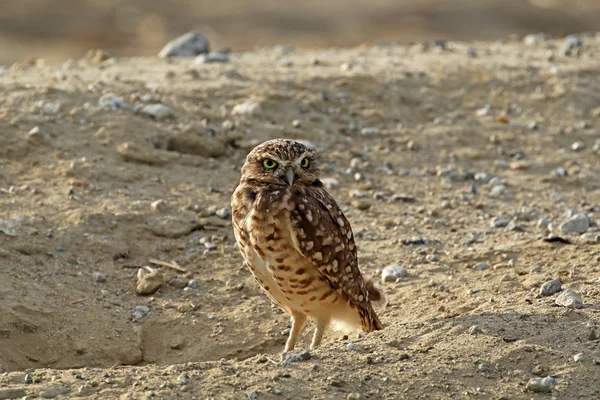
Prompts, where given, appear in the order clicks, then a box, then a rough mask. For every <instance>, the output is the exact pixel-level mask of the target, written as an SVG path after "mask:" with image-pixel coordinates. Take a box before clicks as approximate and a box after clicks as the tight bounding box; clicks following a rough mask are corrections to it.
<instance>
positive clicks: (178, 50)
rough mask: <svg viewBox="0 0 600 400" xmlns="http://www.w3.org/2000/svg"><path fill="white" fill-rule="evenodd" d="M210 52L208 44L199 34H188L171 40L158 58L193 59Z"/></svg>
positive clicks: (204, 37)
mask: <svg viewBox="0 0 600 400" xmlns="http://www.w3.org/2000/svg"><path fill="white" fill-rule="evenodd" d="M209 51H210V42H209V41H208V39H207V38H206V36H204V35H203V34H201V33H199V32H188V33H186V34H184V35H181V36H179V37H178V38H176V39H173V40H172V41H170V42H169V43H167V45H166V46H165V47H163V48H162V50H161V51H160V53H158V56H159V57H160V58H167V57H195V56H197V55H198V54H205V53H208V52H209Z"/></svg>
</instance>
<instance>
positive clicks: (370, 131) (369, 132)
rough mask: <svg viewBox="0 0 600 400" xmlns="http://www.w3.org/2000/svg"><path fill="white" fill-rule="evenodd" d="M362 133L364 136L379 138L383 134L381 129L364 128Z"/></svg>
mask: <svg viewBox="0 0 600 400" xmlns="http://www.w3.org/2000/svg"><path fill="white" fill-rule="evenodd" d="M360 133H361V134H362V135H363V136H379V135H380V134H381V130H380V129H379V128H363V129H362V130H361V131H360Z"/></svg>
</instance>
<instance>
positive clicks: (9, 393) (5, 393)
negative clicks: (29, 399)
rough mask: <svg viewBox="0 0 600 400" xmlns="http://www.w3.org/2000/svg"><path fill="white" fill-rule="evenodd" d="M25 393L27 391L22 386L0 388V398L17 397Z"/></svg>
mask: <svg viewBox="0 0 600 400" xmlns="http://www.w3.org/2000/svg"><path fill="white" fill-rule="evenodd" d="M26 395H27V392H26V391H25V389H23V388H7V389H0V400H4V399H18V398H21V397H24V396H26Z"/></svg>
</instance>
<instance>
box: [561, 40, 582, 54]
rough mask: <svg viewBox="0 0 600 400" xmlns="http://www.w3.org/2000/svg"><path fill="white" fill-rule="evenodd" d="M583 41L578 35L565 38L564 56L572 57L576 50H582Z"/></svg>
mask: <svg viewBox="0 0 600 400" xmlns="http://www.w3.org/2000/svg"><path fill="white" fill-rule="evenodd" d="M582 45H583V40H581V38H580V37H579V36H577V35H569V36H567V37H566V38H565V41H564V43H563V48H562V51H563V54H564V55H566V56H569V55H571V54H572V53H573V52H574V51H575V50H577V49H579V48H581V46H582Z"/></svg>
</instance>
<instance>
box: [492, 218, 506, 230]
mask: <svg viewBox="0 0 600 400" xmlns="http://www.w3.org/2000/svg"><path fill="white" fill-rule="evenodd" d="M508 222H509V221H508V220H506V219H504V218H500V217H494V218H493V219H492V220H491V221H490V226H491V227H492V228H504V227H506V226H507V225H508Z"/></svg>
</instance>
